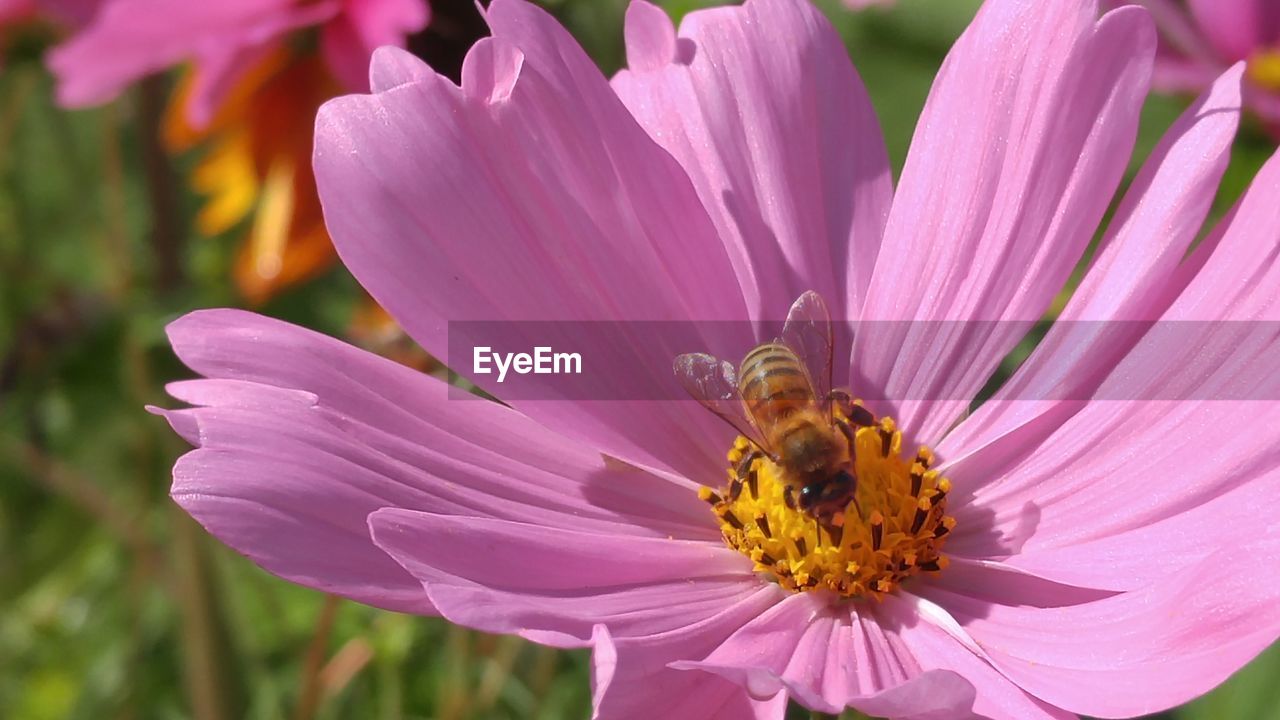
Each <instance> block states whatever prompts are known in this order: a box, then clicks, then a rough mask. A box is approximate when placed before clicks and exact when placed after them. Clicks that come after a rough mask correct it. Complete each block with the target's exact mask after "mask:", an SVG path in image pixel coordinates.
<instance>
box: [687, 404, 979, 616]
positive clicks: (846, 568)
mask: <svg viewBox="0 0 1280 720" xmlns="http://www.w3.org/2000/svg"><path fill="white" fill-rule="evenodd" d="M901 447H902V434H901V433H900V432H898V431H897V429H896V428H895V426H894V423H893V420H892V419H891V418H887V417H886V418H881V419H880V420H879V422H878V423H877V424H876V425H874V426H870V427H862V428H859V429H858V430H857V432H856V434H855V435H854V450H855V451H856V452H855V459H854V464H853V470H854V474H855V475H856V476H857V480H858V484H857V492H856V494H855V497H854V499H853V500H852V501H850V502H849V504H848V505H846V506H845V509H844V511H843V513H837V514H836V515H835V516H834V517H832V518H831V519H830V520H829V521H828V522H825V523H823V522H819V521H818V520H817V519H815V518H814V517H813V516H812V515H809V514H808V513H806V512H804V511H803V510H800V509H797V508H792V507H791V506H790V505H789V504H788V503H787V501H786V498H785V497H784V492H785V488H786V482H785V480H784V479H783V474H782V471H781V470H780V469H779V467H778V466H777V465H775V464H774V463H773V462H772V461H770V460H769V459H768V458H760V459H758V460H755V461H754V462H753V463H752V465H751V470H753V471H754V472H755V482H754V483H751V482H742V481H741V480H739V478H738V477H737V476H736V470H735V468H737V466H738V463H739V462H740V461H741V460H742V458H743V456H744V455H745V454H747V453H749V452H750V451H751V449H752V446H751V444H750V443H749V442H748V441H747V439H746V438H744V437H739V438H737V440H736V441H735V442H734V444H733V448H732V449H731V450H730V451H729V455H728V460H729V470H728V474H729V478H728V485H727V486H726V487H725V489H724V491H723V492H716V491H714V490H712V489H710V488H706V487H704V488H701V489H700V490H699V497H701V498H702V499H703V500H705V501H706V502H707V503H709V504H710V505H711V506H712V509H713V511H714V513H715V515H716V517H717V519H718V520H719V521H720V527H721V532H722V533H723V535H724V539H725V542H726V543H727V544H728V545H729V547H732V548H734V549H736V550H738V551H739V552H741V553H743V554H744V555H746V556H747V557H749V558H751V560H752V561H753V562H754V563H755V569H756V571H757V572H759V573H762V574H766V575H768V576H770V578H771V579H773V580H774V581H776V582H777V583H778V584H779V585H781V586H782V587H784V588H786V589H788V590H791V591H793V592H800V591H807V590H818V589H827V590H831V591H833V592H836V593H838V594H840V595H844V596H846V597H863V596H871V597H877V598H878V597H880V596H882V595H884V594H885V593H889V592H892V591H893V590H894V589H895V588H897V587H898V585H899V584H901V583H902V582H903V581H904V580H906V579H907V578H909V577H911V576H913V575H916V574H919V573H920V572H938V571H940V570H942V569H944V568H945V567H946V566H947V558H946V557H945V556H943V555H942V554H941V553H940V550H941V548H942V545H943V543H944V542H946V538H947V535H948V533H950V532H951V530H952V528H954V527H955V519H954V518H951V517H948V516H947V515H946V508H947V500H946V496H947V493H948V492H949V491H950V490H951V483H950V481H948V480H947V479H946V478H944V477H941V476H939V475H938V471H937V470H931V469H929V468H930V465H931V464H932V463H933V453H932V452H931V451H930V450H929V449H928V448H925V447H921V448H920V449H919V450H918V451H917V452H916V454H915V455H914V456H911V457H907V458H904V457H902V456H901V454H900V451H901Z"/></svg>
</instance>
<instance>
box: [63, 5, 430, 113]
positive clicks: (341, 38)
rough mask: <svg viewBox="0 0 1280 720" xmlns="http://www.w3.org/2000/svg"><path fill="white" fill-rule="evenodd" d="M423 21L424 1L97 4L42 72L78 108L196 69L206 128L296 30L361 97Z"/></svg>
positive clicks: (196, 101)
mask: <svg viewBox="0 0 1280 720" xmlns="http://www.w3.org/2000/svg"><path fill="white" fill-rule="evenodd" d="M428 15H429V12H428V7H427V4H426V2H425V1H424V0H316V1H312V0H218V1H217V2H192V1H191V0H102V7H101V10H100V12H99V13H97V15H96V16H95V17H94V19H93V21H92V23H91V24H89V26H88V27H86V28H84V30H83V31H82V32H80V33H78V34H77V35H75V36H74V37H72V38H71V39H70V40H69V41H67V42H66V43H65V44H63V45H62V46H60V47H58V48H55V49H54V50H53V51H52V52H51V53H50V55H49V59H48V64H49V67H50V69H52V70H53V72H54V73H55V74H56V75H57V77H58V91H57V92H58V101H59V102H60V103H61V104H63V105H64V106H67V107H82V106H86V105H94V104H97V103H102V102H106V101H108V100H111V99H112V98H114V97H115V96H116V95H118V94H119V93H120V91H121V90H123V89H124V88H125V87H126V86H127V85H129V84H130V83H132V82H134V81H135V80H138V79H139V78H141V77H143V76H144V75H147V74H149V73H154V72H158V71H161V70H164V69H166V68H169V67H171V66H173V65H176V64H178V63H181V62H187V61H190V62H193V63H195V65H196V68H197V75H196V80H195V86H194V88H193V90H192V92H191V98H190V101H189V105H188V115H189V119H190V121H191V123H192V124H193V125H196V126H203V125H205V124H206V123H208V122H209V120H210V119H211V118H212V117H213V113H214V112H215V111H216V109H217V107H218V106H219V105H220V104H221V103H222V101H223V99H224V98H225V97H226V96H227V94H228V93H229V92H230V91H231V89H232V88H234V87H235V85H236V84H237V82H238V81H239V80H240V79H241V78H242V77H243V76H244V75H245V74H246V73H247V72H249V71H250V70H251V69H252V68H253V67H254V66H256V65H258V64H260V63H261V62H262V61H263V60H265V59H266V58H267V57H268V56H269V55H271V54H272V52H273V51H275V50H277V49H278V48H279V46H280V45H281V44H282V43H283V42H284V41H285V38H286V36H287V34H288V33H290V32H292V31H296V30H299V29H302V28H308V27H312V26H319V27H320V43H321V47H322V49H323V52H324V56H325V58H326V60H327V61H328V64H329V67H330V70H331V71H332V72H333V74H334V76H335V77H337V78H338V79H339V80H340V81H341V82H342V83H344V84H345V85H346V86H347V87H348V88H349V89H351V90H353V91H363V90H367V89H368V83H367V68H368V64H369V56H370V54H371V53H372V52H373V50H374V48H376V47H378V46H380V45H403V44H404V42H405V37H406V36H407V35H408V34H410V33H413V32H416V31H418V30H421V29H422V28H423V27H425V26H426V24H427V20H428Z"/></svg>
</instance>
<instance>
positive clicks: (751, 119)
mask: <svg viewBox="0 0 1280 720" xmlns="http://www.w3.org/2000/svg"><path fill="white" fill-rule="evenodd" d="M627 38H628V49H627V53H628V61H629V64H630V65H631V67H630V68H629V69H628V70H624V71H622V72H620V73H619V74H618V75H617V76H616V77H615V78H614V79H613V86H614V88H615V89H616V90H617V91H618V95H619V96H620V97H621V98H622V100H623V102H625V103H626V104H627V107H628V108H629V109H630V110H631V112H632V113H633V114H634V115H635V116H636V118H637V119H638V120H639V121H640V123H641V124H642V125H643V126H644V127H645V129H646V130H648V132H649V135H650V136H651V137H652V138H653V139H654V140H655V141H656V142H658V143H659V144H661V145H662V146H663V147H664V148H666V149H667V150H668V151H669V152H671V154H672V155H674V156H675V158H676V159H677V160H678V161H679V162H680V164H681V165H682V166H683V167H684V169H685V171H686V172H687V173H688V174H689V177H690V178H691V179H692V180H693V184H694V187H695V188H696V189H697V191H698V196H699V197H700V198H701V200H702V204H703V205H704V206H706V207H707V208H708V211H709V212H710V214H711V218H712V220H713V221H715V223H716V227H717V228H718V229H719V232H720V237H721V238H722V239H723V240H724V241H725V242H726V243H727V244H728V245H729V248H730V253H731V257H732V258H733V262H734V267H735V269H736V270H737V272H738V276H739V278H740V281H741V284H742V286H743V288H744V289H745V291H746V292H747V304H748V307H749V308H750V310H751V312H752V317H753V318H760V317H765V318H772V319H781V314H782V313H783V312H785V310H786V308H787V307H789V306H790V305H791V303H792V301H794V300H795V299H796V298H797V297H799V296H800V294H801V293H803V292H804V291H806V290H816V291H818V292H819V293H820V294H821V295H822V296H823V297H825V298H827V299H828V302H830V303H831V304H832V307H833V312H834V313H835V314H836V315H838V317H839V319H851V318H855V317H857V314H858V311H859V309H860V308H861V306H862V299H863V297H864V296H865V294H866V289H867V284H868V283H869V281H870V278H871V269H872V267H873V266H874V265H875V259H876V253H877V251H878V249H879V245H880V236H881V234H882V233H883V231H884V223H885V219H886V218H887V216H888V210H889V204H890V200H891V197H892V193H893V188H892V181H891V178H890V171H889V158H888V154H887V152H886V150H885V147H884V141H883V139H882V138H881V134H880V127H879V124H878V123H877V121H876V117H875V112H874V111H873V109H872V107H871V102H870V99H869V98H868V97H867V94H866V90H865V88H864V87H863V85H862V81H861V80H860V79H859V78H858V75H857V73H856V72H855V71H854V69H853V65H852V63H850V61H849V56H848V52H847V51H846V50H845V46H844V44H843V43H842V42H841V40H840V37H839V36H838V35H837V34H836V32H835V30H834V29H833V28H832V27H831V25H830V23H829V22H828V21H827V19H826V17H824V16H823V15H822V13H821V12H819V11H818V10H817V9H816V8H814V7H813V6H812V5H811V4H810V3H808V2H803V1H802V0H748V2H747V3H746V4H744V5H743V6H741V7H721V8H714V9H710V10H699V11H695V12H692V13H689V14H688V15H686V16H685V18H684V21H683V22H682V23H681V26H680V35H679V39H678V41H677V39H676V38H675V36H674V32H673V31H672V30H671V22H670V20H669V19H667V17H666V15H665V13H663V12H662V11H661V10H658V9H657V8H654V6H652V5H650V4H649V3H647V2H644V1H643V0H636V1H635V2H633V3H632V4H631V7H630V9H629V10H628V11H627ZM778 38H786V39H787V40H786V42H783V43H780V42H779V41H778ZM833 148H839V151H838V152H833V151H832V149H833Z"/></svg>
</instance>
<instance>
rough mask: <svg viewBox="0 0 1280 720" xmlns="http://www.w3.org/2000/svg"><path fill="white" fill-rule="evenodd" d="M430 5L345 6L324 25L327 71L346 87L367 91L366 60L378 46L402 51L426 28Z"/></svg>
mask: <svg viewBox="0 0 1280 720" xmlns="http://www.w3.org/2000/svg"><path fill="white" fill-rule="evenodd" d="M430 17H431V10H430V5H429V4H428V3H427V2H425V1H424V0H361V1H360V2H347V3H345V4H344V6H343V12H342V14H340V15H338V17H336V18H334V19H333V21H332V22H329V23H326V24H325V26H324V29H323V31H322V32H321V35H320V46H321V48H323V50H324V56H325V59H326V60H327V61H328V62H329V68H330V69H331V70H332V71H333V73H334V75H335V76H336V77H337V78H338V81H339V82H341V83H342V84H343V85H344V86H345V87H347V88H349V89H351V90H355V91H364V90H368V89H369V58H370V56H372V55H373V53H374V51H375V50H376V49H377V48H379V47H381V46H394V47H403V46H404V44H405V41H406V39H407V38H408V36H409V35H411V34H413V33H415V32H418V31H419V30H421V29H422V28H424V27H426V26H427V21H428V20H429V19H430Z"/></svg>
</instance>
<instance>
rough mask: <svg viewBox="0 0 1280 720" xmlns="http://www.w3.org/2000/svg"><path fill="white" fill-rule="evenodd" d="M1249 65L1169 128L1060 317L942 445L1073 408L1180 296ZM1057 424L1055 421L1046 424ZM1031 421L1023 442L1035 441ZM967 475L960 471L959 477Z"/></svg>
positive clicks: (952, 453)
mask: <svg viewBox="0 0 1280 720" xmlns="http://www.w3.org/2000/svg"><path fill="white" fill-rule="evenodd" d="M1243 71H1244V68H1243V66H1237V67H1235V68H1233V69H1232V70H1230V71H1228V72H1227V73H1226V74H1224V75H1223V76H1222V77H1221V78H1219V79H1218V81H1217V82H1216V83H1215V84H1214V85H1213V87H1212V88H1211V89H1210V90H1209V91H1208V92H1207V93H1206V94H1205V96H1204V97H1202V98H1201V99H1200V101H1199V102H1197V103H1196V104H1195V105H1194V106H1192V107H1191V108H1190V109H1189V110H1187V112H1186V113H1185V114H1184V115H1183V116H1182V117H1181V118H1180V119H1179V120H1178V122H1176V123H1175V124H1174V125H1173V127H1171V128H1170V129H1169V131H1168V132H1167V133H1166V134H1165V137H1164V139H1163V140H1162V141H1161V143H1160V145H1159V146H1158V147H1157V148H1156V149H1155V150H1154V151H1153V152H1152V154H1151V157H1150V158H1149V159H1148V160H1147V162H1146V163H1145V164H1144V166H1143V168H1142V171H1141V172H1140V173H1139V174H1138V177H1137V178H1136V179H1135V180H1134V182H1133V184H1132V185H1131V186H1130V189H1129V191H1128V192H1127V193H1126V195H1125V198H1124V200H1123V201H1122V202H1121V204H1120V208H1119V209H1118V210H1117V212H1116V215H1115V218H1114V220H1113V221H1112V222H1111V226H1110V228H1109V230H1108V232H1107V235H1106V236H1105V237H1104V239H1103V242H1102V245H1101V247H1100V249H1099V250H1098V252H1097V254H1096V257H1095V260H1094V261H1093V264H1092V265H1091V266H1090V268H1089V271H1088V273H1087V274H1086V275H1085V277H1084V280H1083V281H1082V282H1081V283H1080V286H1079V288H1077V289H1076V291H1075V292H1074V293H1073V295H1072V297H1071V300H1070V301H1069V302H1068V303H1067V305H1066V307H1065V308H1064V309H1063V311H1062V313H1061V314H1059V316H1058V319H1057V321H1056V322H1055V323H1054V325H1053V327H1052V328H1050V330H1049V333H1048V334H1047V335H1046V336H1045V338H1044V340H1042V341H1041V342H1040V343H1039V344H1038V345H1037V346H1036V349H1035V350H1034V351H1033V352H1032V354H1031V356H1030V357H1029V358H1027V360H1026V362H1024V363H1023V364H1022V366H1021V367H1019V368H1018V371H1017V372H1016V373H1015V374H1014V376H1013V377H1012V378H1010V379H1009V381H1008V382H1007V383H1005V385H1004V386H1002V387H1001V388H1000V390H999V391H998V392H997V393H996V394H995V396H994V397H992V398H991V399H990V400H988V401H987V402H985V403H983V404H982V406H981V407H979V408H978V409H977V410H976V411H975V412H974V413H973V414H972V415H970V416H969V417H968V418H966V419H965V420H964V421H962V422H961V424H960V425H959V426H958V427H956V428H955V430H953V431H952V432H950V433H948V435H947V437H946V438H945V439H944V440H943V441H942V443H941V444H940V445H939V447H938V450H939V453H940V454H941V455H942V456H943V457H945V458H948V459H949V462H958V461H960V459H961V458H963V456H964V455H965V454H967V453H968V452H973V451H975V450H976V449H978V448H981V447H982V446H984V445H986V444H988V443H990V442H992V441H994V440H995V439H996V438H999V437H1001V436H1002V435H1005V434H1007V433H1010V432H1013V431H1014V430H1015V429H1017V428H1025V427H1026V426H1027V424H1028V423H1029V422H1030V420H1031V419H1032V418H1034V417H1037V416H1039V415H1041V414H1044V413H1047V412H1050V411H1051V410H1052V411H1055V412H1057V413H1058V414H1059V415H1061V414H1062V413H1072V412H1074V411H1076V410H1079V409H1080V408H1082V407H1083V406H1084V403H1083V402H1082V399H1083V398H1085V397H1088V395H1089V394H1090V393H1091V392H1092V391H1093V390H1095V389H1096V388H1097V387H1098V385H1099V384H1101V383H1102V381H1103V380H1104V379H1105V378H1106V376H1107V375H1108V374H1109V373H1110V372H1111V371H1112V370H1114V369H1115V365H1116V363H1117V362H1118V361H1119V360H1120V359H1121V358H1123V357H1124V356H1125V354H1126V353H1128V351H1129V350H1130V349H1132V348H1133V346H1134V345H1135V344H1136V343H1137V342H1138V340H1139V339H1140V338H1141V337H1142V335H1143V333H1144V332H1145V331H1146V330H1147V329H1149V326H1148V325H1147V324H1146V323H1145V321H1152V320H1156V319H1158V318H1159V317H1160V316H1161V315H1162V314H1163V313H1164V311H1165V310H1166V309H1167V308H1168V306H1169V304H1170V303H1172V302H1173V300H1174V299H1175V298H1176V296H1177V290H1178V286H1177V285H1176V284H1175V283H1173V282H1172V280H1173V278H1174V277H1175V275H1176V273H1177V270H1178V265H1179V264H1180V262H1181V261H1182V258H1183V257H1185V255H1186V253H1187V250H1188V248H1190V247H1191V245H1192V243H1194V242H1195V240H1196V238H1197V237H1198V235H1199V231H1200V227H1201V225H1202V224H1203V223H1204V219H1205V217H1206V216H1207V215H1208V212H1209V207H1210V205H1211V204H1212V202H1213V198H1214V195H1215V194H1216V192H1217V189H1218V183H1219V182H1220V181H1221V179H1222V174H1223V172H1224V171H1225V170H1226V167H1227V163H1228V161H1229V160H1230V157H1231V142H1232V139H1233V138H1234V137H1235V131H1236V128H1237V126H1238V124H1239V117H1240V86H1241V77H1242V74H1243ZM1037 425H1038V426H1041V427H1044V428H1046V429H1047V430H1052V429H1053V428H1054V427H1056V425H1054V424H1052V423H1039V424H1037ZM1030 430H1031V428H1026V429H1025V430H1023V432H1022V434H1021V435H1020V437H1019V439H1018V442H1019V443H1021V444H1024V445H1025V444H1028V443H1034V442H1035V441H1036V439H1037V437H1042V435H1041V436H1030V435H1029V431H1030ZM959 479H961V478H956V477H952V481H953V482H954V481H957V480H959Z"/></svg>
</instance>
